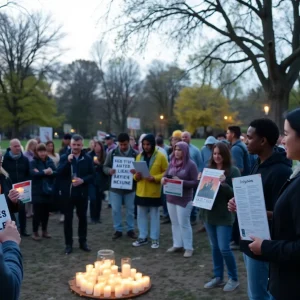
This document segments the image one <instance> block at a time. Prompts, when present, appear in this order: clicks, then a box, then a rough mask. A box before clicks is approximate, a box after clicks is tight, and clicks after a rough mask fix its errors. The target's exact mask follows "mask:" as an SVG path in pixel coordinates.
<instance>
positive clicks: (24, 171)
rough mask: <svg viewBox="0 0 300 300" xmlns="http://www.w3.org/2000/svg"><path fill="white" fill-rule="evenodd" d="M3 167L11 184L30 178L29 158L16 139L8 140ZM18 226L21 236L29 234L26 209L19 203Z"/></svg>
mask: <svg viewBox="0 0 300 300" xmlns="http://www.w3.org/2000/svg"><path fill="white" fill-rule="evenodd" d="M2 166H3V168H4V169H5V171H6V172H7V173H8V174H9V177H10V179H11V182H12V184H14V183H19V182H23V181H26V180H29V179H30V172H29V160H28V158H27V157H25V156H24V155H23V153H22V151H21V143H20V141H19V140H18V139H12V140H11V141H10V147H9V148H8V149H7V151H6V153H5V155H4V160H3V163H2ZM18 218H19V226H20V232H21V235H22V236H23V237H28V236H30V234H29V233H27V230H26V223H27V222H26V210H25V205H24V204H23V203H22V202H20V203H19V216H18Z"/></svg>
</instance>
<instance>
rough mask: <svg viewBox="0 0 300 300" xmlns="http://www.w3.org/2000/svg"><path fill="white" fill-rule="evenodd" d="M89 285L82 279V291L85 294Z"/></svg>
mask: <svg viewBox="0 0 300 300" xmlns="http://www.w3.org/2000/svg"><path fill="white" fill-rule="evenodd" d="M87 283H88V282H87V281H86V280H85V279H84V278H82V280H81V283H80V290H81V291H82V292H85V290H86V285H87Z"/></svg>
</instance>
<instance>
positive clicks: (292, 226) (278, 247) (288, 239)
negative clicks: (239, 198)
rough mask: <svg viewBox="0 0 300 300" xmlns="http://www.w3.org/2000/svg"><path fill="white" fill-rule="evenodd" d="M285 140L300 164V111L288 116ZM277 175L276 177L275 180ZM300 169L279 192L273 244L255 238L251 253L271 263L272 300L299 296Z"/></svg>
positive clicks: (274, 215) (288, 153)
mask: <svg viewBox="0 0 300 300" xmlns="http://www.w3.org/2000/svg"><path fill="white" fill-rule="evenodd" d="M284 134H285V136H284V138H283V140H282V143H283V145H284V146H285V149H286V154H287V158H288V159H291V160H300V109H299V108H298V109H295V110H293V111H291V112H289V113H288V114H287V115H286V119H285V123H284ZM276 175H277V174H274V176H275V177H276ZM299 199H300V168H299V167H298V168H296V169H295V171H294V173H293V174H292V175H291V176H290V178H289V179H288V180H287V181H286V182H285V184H284V185H283V187H282V188H281V190H280V192H279V197H278V199H277V201H276V204H275V207H274V211H273V214H272V215H273V216H272V233H271V240H264V241H263V240H262V239H260V238H257V237H255V236H253V237H252V239H253V242H252V243H251V244H249V246H248V247H249V249H250V251H251V252H252V253H253V254H255V255H257V256H260V257H261V258H262V259H263V260H266V261H268V262H270V272H269V291H270V293H271V295H272V296H271V299H276V300H285V299H289V300H296V299H299V295H300V285H299V282H300V273H299V267H300V256H299V253H300V217H299V216H300V205H299Z"/></svg>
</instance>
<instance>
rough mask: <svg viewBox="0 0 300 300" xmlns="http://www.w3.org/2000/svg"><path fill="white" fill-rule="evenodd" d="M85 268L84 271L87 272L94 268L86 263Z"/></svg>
mask: <svg viewBox="0 0 300 300" xmlns="http://www.w3.org/2000/svg"><path fill="white" fill-rule="evenodd" d="M85 268H86V272H87V273H89V272H91V271H92V270H93V269H94V266H93V265H86V266H85Z"/></svg>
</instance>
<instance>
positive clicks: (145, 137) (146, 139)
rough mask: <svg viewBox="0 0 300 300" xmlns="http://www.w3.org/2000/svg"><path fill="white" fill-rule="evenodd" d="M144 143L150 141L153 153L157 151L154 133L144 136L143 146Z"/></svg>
mask: <svg viewBox="0 0 300 300" xmlns="http://www.w3.org/2000/svg"><path fill="white" fill-rule="evenodd" d="M143 141H148V142H149V143H150V145H151V148H152V151H154V150H155V147H156V143H155V136H154V135H153V134H152V133H149V134H146V135H145V136H144V138H143V139H142V145H143ZM143 150H144V149H143Z"/></svg>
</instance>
